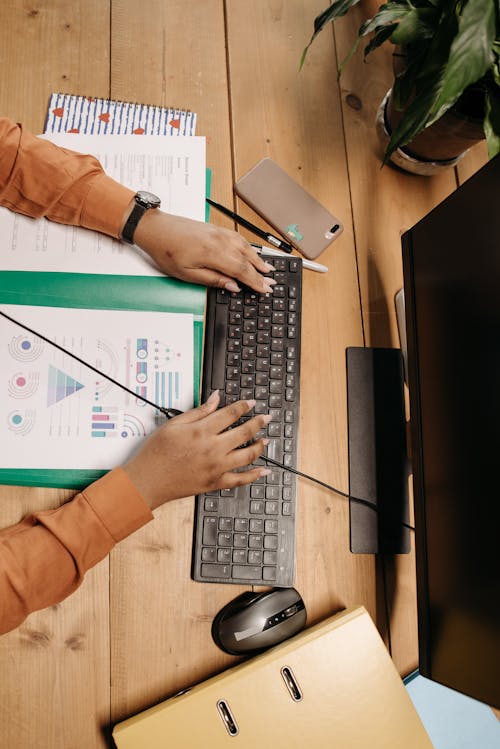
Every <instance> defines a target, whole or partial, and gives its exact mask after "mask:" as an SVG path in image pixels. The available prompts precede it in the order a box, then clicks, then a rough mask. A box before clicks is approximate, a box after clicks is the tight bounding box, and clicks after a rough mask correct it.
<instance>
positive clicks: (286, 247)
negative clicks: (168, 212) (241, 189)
mask: <svg viewBox="0 0 500 749" xmlns="http://www.w3.org/2000/svg"><path fill="white" fill-rule="evenodd" d="M206 201H207V203H208V204H209V205H211V206H213V207H214V208H216V209H217V210H218V211H220V212H221V213H224V214H225V215H226V216H229V218H232V219H233V221H236V223H237V224H240V225H241V226H244V227H245V229H248V230H249V231H251V232H253V233H254V234H256V235H257V236H258V237H260V238H261V239H265V240H266V242H269V244H272V245H274V247H278V248H279V249H280V250H283V251H284V252H291V251H292V250H293V247H292V245H291V244H288V242H283V240H282V239H278V237H275V236H274V234H269V232H267V231H264V230H263V229H259V227H258V226H255V225H254V224H252V223H250V221H247V220H246V218H243V217H242V216H238V214H237V213H235V212H234V211H231V210H230V209H229V208H226V207H225V206H223V205H221V204H220V203H216V202H215V200H211V199H210V198H206Z"/></svg>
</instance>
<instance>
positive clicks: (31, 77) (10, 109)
mask: <svg viewBox="0 0 500 749" xmlns="http://www.w3.org/2000/svg"><path fill="white" fill-rule="evenodd" d="M109 7H110V4H109V0H88V1H87V0H75V2H71V3H68V2H67V1H66V0H44V2H30V1H29V0H3V2H2V3H1V5H0V65H1V67H2V89H1V92H0V97H1V102H2V115H3V116H4V117H11V118H12V119H14V120H16V121H20V120H22V121H23V122H24V124H25V125H26V126H27V127H28V128H30V129H31V130H32V131H33V132H35V133H41V132H42V131H43V126H44V123H45V116H46V113H47V104H48V100H49V96H50V94H51V93H53V92H61V93H70V94H71V93H74V94H82V95H85V96H107V95H108V93H109Z"/></svg>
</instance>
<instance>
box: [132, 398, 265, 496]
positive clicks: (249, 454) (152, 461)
mask: <svg viewBox="0 0 500 749" xmlns="http://www.w3.org/2000/svg"><path fill="white" fill-rule="evenodd" d="M219 400H220V398H219V393H218V392H214V393H212V395H211V396H210V397H209V398H208V400H207V401H206V402H205V403H204V404H203V405H201V406H200V407H199V408H194V409H192V410H191V411H186V412H185V413H183V414H181V415H180V416H176V417H175V418H173V419H171V420H170V421H168V422H166V423H165V424H164V425H163V426H162V427H160V428H159V429H158V430H157V431H156V432H154V434H152V435H151V437H150V438H149V439H148V440H147V441H146V443H145V444H144V446H143V447H142V449H141V450H140V451H139V452H138V453H137V455H136V456H134V457H133V458H132V459H131V460H129V461H128V463H126V464H125V465H124V469H125V471H127V473H128V474H129V476H130V478H131V480H132V481H133V483H134V484H135V485H136V487H137V488H138V489H139V491H140V492H141V494H142V495H143V497H144V499H145V500H146V502H148V504H149V505H150V506H151V508H152V509H154V508H155V507H158V506H159V505H161V504H163V503H164V502H168V501H169V500H171V499H178V498H180V497H189V496H191V495H193V494H200V493H201V492H205V491H213V490H216V489H231V488H234V487H236V486H243V485H245V484H249V483H251V482H252V481H256V480H257V479H259V478H260V477H262V476H267V475H268V474H269V473H270V471H269V470H268V469H266V468H263V467H262V466H254V467H250V468H248V470H241V469H243V468H244V467H245V466H249V465H250V464H251V463H253V461H255V460H257V458H259V456H260V455H261V454H262V451H263V450H264V447H265V446H266V444H267V442H268V440H265V439H262V438H260V439H256V440H255V441H254V438H255V437H256V435H257V434H258V432H261V431H262V430H263V429H265V427H266V426H267V424H268V422H269V418H270V417H269V416H266V415H259V416H254V417H253V418H249V419H248V420H246V421H244V422H243V423H242V424H240V425H239V426H235V427H233V428H231V429H230V428H229V427H231V425H232V424H234V422H237V421H239V420H240V419H241V418H242V417H245V416H246V415H247V414H248V412H249V411H251V409H252V408H253V407H254V405H255V401H254V400H240V401H238V402H236V403H232V404H231V405H228V406H226V407H225V408H220V409H219V410H217V407H218V405H219ZM247 443H249V444H247ZM242 445H243V447H241V446H242Z"/></svg>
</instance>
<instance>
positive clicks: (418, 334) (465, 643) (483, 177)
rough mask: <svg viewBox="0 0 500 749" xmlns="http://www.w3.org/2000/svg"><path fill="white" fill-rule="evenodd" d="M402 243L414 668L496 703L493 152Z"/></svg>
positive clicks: (496, 192)
mask: <svg viewBox="0 0 500 749" xmlns="http://www.w3.org/2000/svg"><path fill="white" fill-rule="evenodd" d="M402 244H403V268H404V289H405V307H406V327H407V339H408V376H409V393H410V420H411V435H412V463H413V485H414V502H415V527H416V531H415V540H416V557H417V594H418V617H419V654H420V655H419V661H420V663H419V667H420V671H421V673H422V674H423V675H424V676H427V677H429V678H431V679H433V680H435V681H438V682H440V683H442V684H445V685H447V686H449V687H452V688H454V689H456V690H458V691H460V692H464V693H465V694H468V695H470V696H472V697H475V698H477V699H479V700H481V701H483V702H486V703H487V704H490V705H493V706H496V707H500V587H499V562H500V157H497V158H496V159H494V160H492V161H490V162H488V163H487V164H486V166H485V167H483V169H481V170H480V171H479V172H477V173H476V174H475V175H474V176H473V177H471V178H470V179H469V180H468V181H467V182H465V183H464V184H463V185H462V186H460V187H459V188H458V189H457V190H456V191H455V192H454V193H452V195H450V196H449V197H448V198H447V199H446V200H445V201H444V202H443V203H441V204H440V205H439V206H438V207H437V208H435V209H434V210H433V211H432V212H431V213H430V214H429V215H427V216H426V217H425V218H424V219H422V221H420V222H419V223H418V224H416V226H414V227H413V228H412V229H411V230H409V231H408V232H406V233H405V234H404V236H403V240H402Z"/></svg>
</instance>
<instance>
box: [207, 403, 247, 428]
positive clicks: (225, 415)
mask: <svg viewBox="0 0 500 749" xmlns="http://www.w3.org/2000/svg"><path fill="white" fill-rule="evenodd" d="M254 406H255V401H254V400H243V401H236V403H231V404H230V405H229V406H224V407H223V408H219V409H218V410H217V411H215V413H213V414H210V416H207V418H206V419H205V423H206V424H207V426H209V428H210V432H211V433H212V434H220V433H221V432H224V431H225V430H226V429H227V428H228V427H229V426H231V424H234V422H235V421H238V419H240V418H241V417H242V416H245V415H246V414H247V413H248V412H249V411H251V410H252V408H253V407H254Z"/></svg>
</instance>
